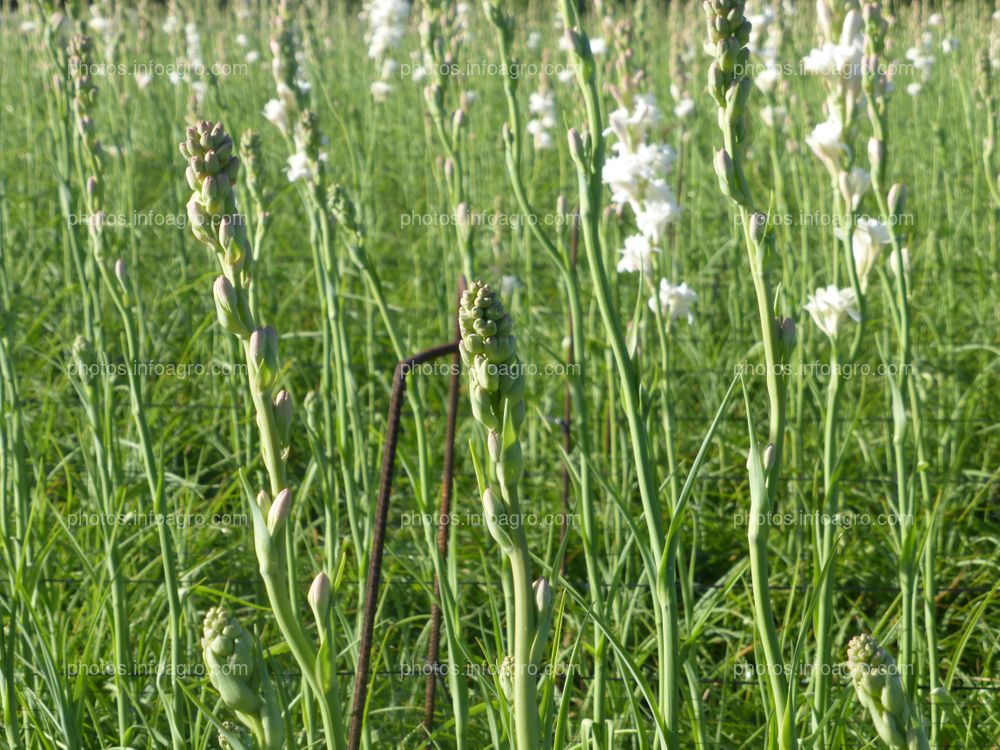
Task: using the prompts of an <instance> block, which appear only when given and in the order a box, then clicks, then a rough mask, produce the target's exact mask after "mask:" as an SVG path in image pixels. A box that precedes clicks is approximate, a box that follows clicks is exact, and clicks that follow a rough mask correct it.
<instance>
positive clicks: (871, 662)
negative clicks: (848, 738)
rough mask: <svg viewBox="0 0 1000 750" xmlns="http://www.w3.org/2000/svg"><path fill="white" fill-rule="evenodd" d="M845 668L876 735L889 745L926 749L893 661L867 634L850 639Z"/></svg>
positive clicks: (922, 735)
mask: <svg viewBox="0 0 1000 750" xmlns="http://www.w3.org/2000/svg"><path fill="white" fill-rule="evenodd" d="M847 668H848V670H849V671H850V674H851V680H852V682H853V683H854V690H855V692H856V693H857V695H858V700H859V701H861V705H863V706H864V707H865V708H867V709H868V713H869V714H870V715H871V717H872V721H874V723H875V729H876V730H877V731H878V734H879V737H881V738H882V740H883V741H884V742H885V743H886V745H888V746H889V747H891V748H900V750H926V748H927V747H928V744H927V738H926V736H925V735H924V730H923V727H922V726H920V724H919V721H918V720H916V717H915V715H914V714H913V710H912V707H911V706H910V701H909V699H908V698H907V697H906V692H905V691H904V690H903V683H902V680H901V679H900V677H899V670H898V668H897V667H896V661H895V659H893V658H892V656H891V655H890V654H889V652H888V651H886V650H885V649H884V648H882V646H880V645H879V643H878V641H877V640H875V638H873V637H872V636H870V635H867V634H864V635H859V636H856V637H855V638H852V639H851V642H850V644H848V646H847Z"/></svg>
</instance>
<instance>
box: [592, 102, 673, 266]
mask: <svg viewBox="0 0 1000 750" xmlns="http://www.w3.org/2000/svg"><path fill="white" fill-rule="evenodd" d="M660 117H661V114H660V110H659V109H658V108H657V106H656V102H655V100H654V99H653V97H652V96H649V95H645V96H636V97H635V102H634V105H633V108H632V111H631V112H630V111H629V110H627V109H626V108H625V107H620V108H618V109H616V110H615V111H614V112H612V113H611V114H610V115H609V116H608V123H609V125H610V127H609V128H608V130H607V131H606V133H605V135H614V136H615V142H614V143H613V144H612V146H611V148H612V151H613V152H614V155H613V156H611V157H610V158H609V159H607V160H606V161H605V162H604V170H603V172H602V177H603V179H604V182H605V184H607V185H608V186H609V187H610V188H611V200H612V202H614V203H615V204H616V205H617V206H619V207H620V206H623V205H625V204H626V203H627V204H628V205H629V206H630V207H631V208H632V211H633V212H634V213H635V220H636V224H637V226H638V228H639V231H640V232H641V233H642V236H643V237H644V238H646V240H648V243H649V247H650V248H655V243H657V242H659V241H660V238H661V237H662V236H663V234H664V232H665V231H666V227H667V224H670V223H672V222H674V221H677V219H678V218H679V216H680V210H681V209H680V206H679V205H677V200H676V198H675V197H674V192H673V190H671V189H670V186H669V185H668V184H667V180H666V177H667V175H669V174H670V171H671V169H672V168H673V164H674V160H675V159H676V155H675V154H674V150H673V149H672V148H670V146H668V145H666V144H659V143H650V142H649V141H648V138H647V136H648V132H649V130H650V128H651V127H652V126H653V125H655V124H656V123H657V122H659V120H660ZM654 251H655V249H651V250H650V251H649V252H654ZM622 253H623V255H624V254H625V253H626V251H625V250H623V251H622ZM647 255H648V253H647ZM627 257H628V256H626V258H627ZM626 258H623V260H622V263H621V264H619V271H636V270H641V269H640V268H636V267H635V266H634V264H633V263H626V262H625V261H626ZM623 266H625V267H624V268H623Z"/></svg>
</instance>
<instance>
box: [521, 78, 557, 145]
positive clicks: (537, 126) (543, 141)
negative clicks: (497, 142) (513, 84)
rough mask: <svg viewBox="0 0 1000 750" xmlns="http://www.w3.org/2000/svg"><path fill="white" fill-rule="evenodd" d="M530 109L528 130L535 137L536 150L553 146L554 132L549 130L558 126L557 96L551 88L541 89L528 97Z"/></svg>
mask: <svg viewBox="0 0 1000 750" xmlns="http://www.w3.org/2000/svg"><path fill="white" fill-rule="evenodd" d="M528 109H529V110H530V112H531V119H530V120H528V125H527V130H528V133H529V134H530V135H531V137H532V138H533V139H534V146H535V150H536V151H541V150H543V149H547V148H552V145H553V140H552V134H551V133H550V132H549V131H550V130H552V128H554V127H555V126H556V98H555V95H554V94H553V93H552V91H550V90H546V89H539V90H538V91H536V92H535V93H533V94H532V95H531V96H530V97H529V99H528Z"/></svg>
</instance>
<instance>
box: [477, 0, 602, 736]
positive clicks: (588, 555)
mask: <svg viewBox="0 0 1000 750" xmlns="http://www.w3.org/2000/svg"><path fill="white" fill-rule="evenodd" d="M483 9H484V12H485V14H486V17H487V18H488V19H489V20H490V22H491V23H492V24H493V26H494V29H495V31H496V40H497V50H498V52H499V57H500V63H501V66H502V67H503V68H504V69H505V70H507V71H510V73H509V75H508V77H507V78H506V79H505V80H504V92H505V94H506V98H507V117H508V119H507V122H506V123H505V125H504V128H503V132H502V136H503V142H504V155H505V163H506V167H507V178H508V180H509V181H510V184H511V189H512V190H513V192H514V197H515V200H516V201H517V205H518V208H519V210H520V211H521V215H522V217H534V216H536V213H535V207H534V206H533V205H532V203H531V200H530V198H529V197H528V191H527V189H526V187H525V180H524V174H523V170H522V154H523V150H524V138H523V136H522V132H525V130H524V129H522V127H521V122H522V115H521V105H520V102H519V100H518V98H517V84H518V78H517V75H516V74H515V73H514V71H516V70H517V63H518V61H517V60H516V59H515V58H514V56H513V52H512V43H513V34H514V19H513V17H511V16H510V15H508V14H506V13H505V12H504V11H503V9H502V8H501V6H500V5H498V4H497V3H494V2H490V0H484V2H483ZM532 96H533V97H534V94H533V95H532ZM532 111H534V107H532ZM536 147H537V142H536ZM561 205H562V202H560V206H561ZM558 213H559V214H560V216H564V215H565V211H564V210H560V211H558ZM526 225H527V227H528V230H529V231H530V232H531V236H532V237H533V238H534V240H535V241H536V242H537V243H538V244H539V245H540V246H541V247H542V248H543V250H544V251H545V254H546V256H547V257H548V258H549V259H550V261H551V262H552V263H553V264H554V265H555V267H556V269H557V270H558V272H559V278H560V282H561V286H562V290H563V294H564V297H565V300H566V306H567V309H568V314H569V329H570V336H569V351H568V353H567V358H568V361H570V362H572V363H573V364H574V365H575V367H574V368H573V369H572V371H571V372H570V374H569V389H570V399H571V403H572V408H573V425H574V426H575V428H576V429H575V431H574V435H575V442H576V447H577V451H578V453H579V465H578V467H577V474H578V477H579V495H578V504H577V506H576V507H577V508H578V509H579V512H580V533H581V537H582V542H583V555H584V564H585V567H586V571H587V587H588V591H589V594H590V600H591V604H592V605H593V606H594V607H595V609H599V608H600V607H602V606H603V602H602V601H601V591H602V590H603V586H604V579H603V577H602V575H601V573H600V569H599V560H600V555H599V549H598V529H597V516H596V514H595V508H594V498H593V491H592V485H593V481H592V477H591V472H592V441H591V434H590V406H589V404H588V403H587V398H586V395H585V394H586V383H587V369H588V368H587V357H586V354H585V341H586V337H585V335H584V333H583V332H584V326H585V318H584V313H583V302H582V299H581V293H580V279H579V274H578V271H577V265H576V258H575V257H573V253H572V251H571V250H570V249H569V248H568V247H567V246H566V244H565V243H564V242H563V238H562V236H561V235H559V234H557V236H556V237H555V238H553V237H552V236H551V235H550V234H549V233H547V232H545V231H544V229H543V228H542V227H540V226H539V222H537V221H527V222H526ZM606 649H607V640H606V638H605V636H604V632H603V631H602V630H601V629H600V627H599V626H598V625H597V624H596V623H595V625H594V690H593V698H594V702H593V719H594V723H595V724H596V725H597V726H598V727H600V726H601V725H603V723H604V719H605V708H604V707H605V689H606V688H605V686H606V684H607V683H606V681H605V680H606V676H607V662H606V659H605V654H606Z"/></svg>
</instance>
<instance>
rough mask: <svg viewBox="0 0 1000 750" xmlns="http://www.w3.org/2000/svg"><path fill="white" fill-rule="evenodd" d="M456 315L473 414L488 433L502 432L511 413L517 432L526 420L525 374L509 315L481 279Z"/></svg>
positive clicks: (466, 292)
mask: <svg viewBox="0 0 1000 750" xmlns="http://www.w3.org/2000/svg"><path fill="white" fill-rule="evenodd" d="M458 316H459V317H458V320H459V327H460V329H461V334H462V340H461V343H460V344H459V350H460V351H461V353H462V361H463V362H464V363H465V366H466V367H467V368H468V369H469V385H470V390H471V393H470V395H471V396H472V413H473V415H474V416H475V417H476V419H477V420H478V421H479V422H481V423H482V424H483V426H485V427H486V429H488V430H499V429H500V428H501V425H502V424H503V420H504V414H505V413H508V412H509V414H510V417H511V419H512V420H513V424H514V428H515V430H516V429H518V428H519V427H520V426H521V422H522V421H523V419H524V376H523V373H522V372H521V363H520V360H519V359H518V357H517V349H516V346H515V339H514V334H513V323H512V321H511V319H510V315H508V314H507V311H506V310H505V309H504V306H503V303H502V302H501V301H500V298H499V296H498V295H497V294H496V293H495V292H494V291H493V290H492V289H491V288H490V287H489V285H488V284H484V283H482V282H478V281H477V282H474V283H473V284H472V286H470V287H469V288H468V289H467V290H466V291H465V293H464V294H462V301H461V306H460V308H459V313H458Z"/></svg>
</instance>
